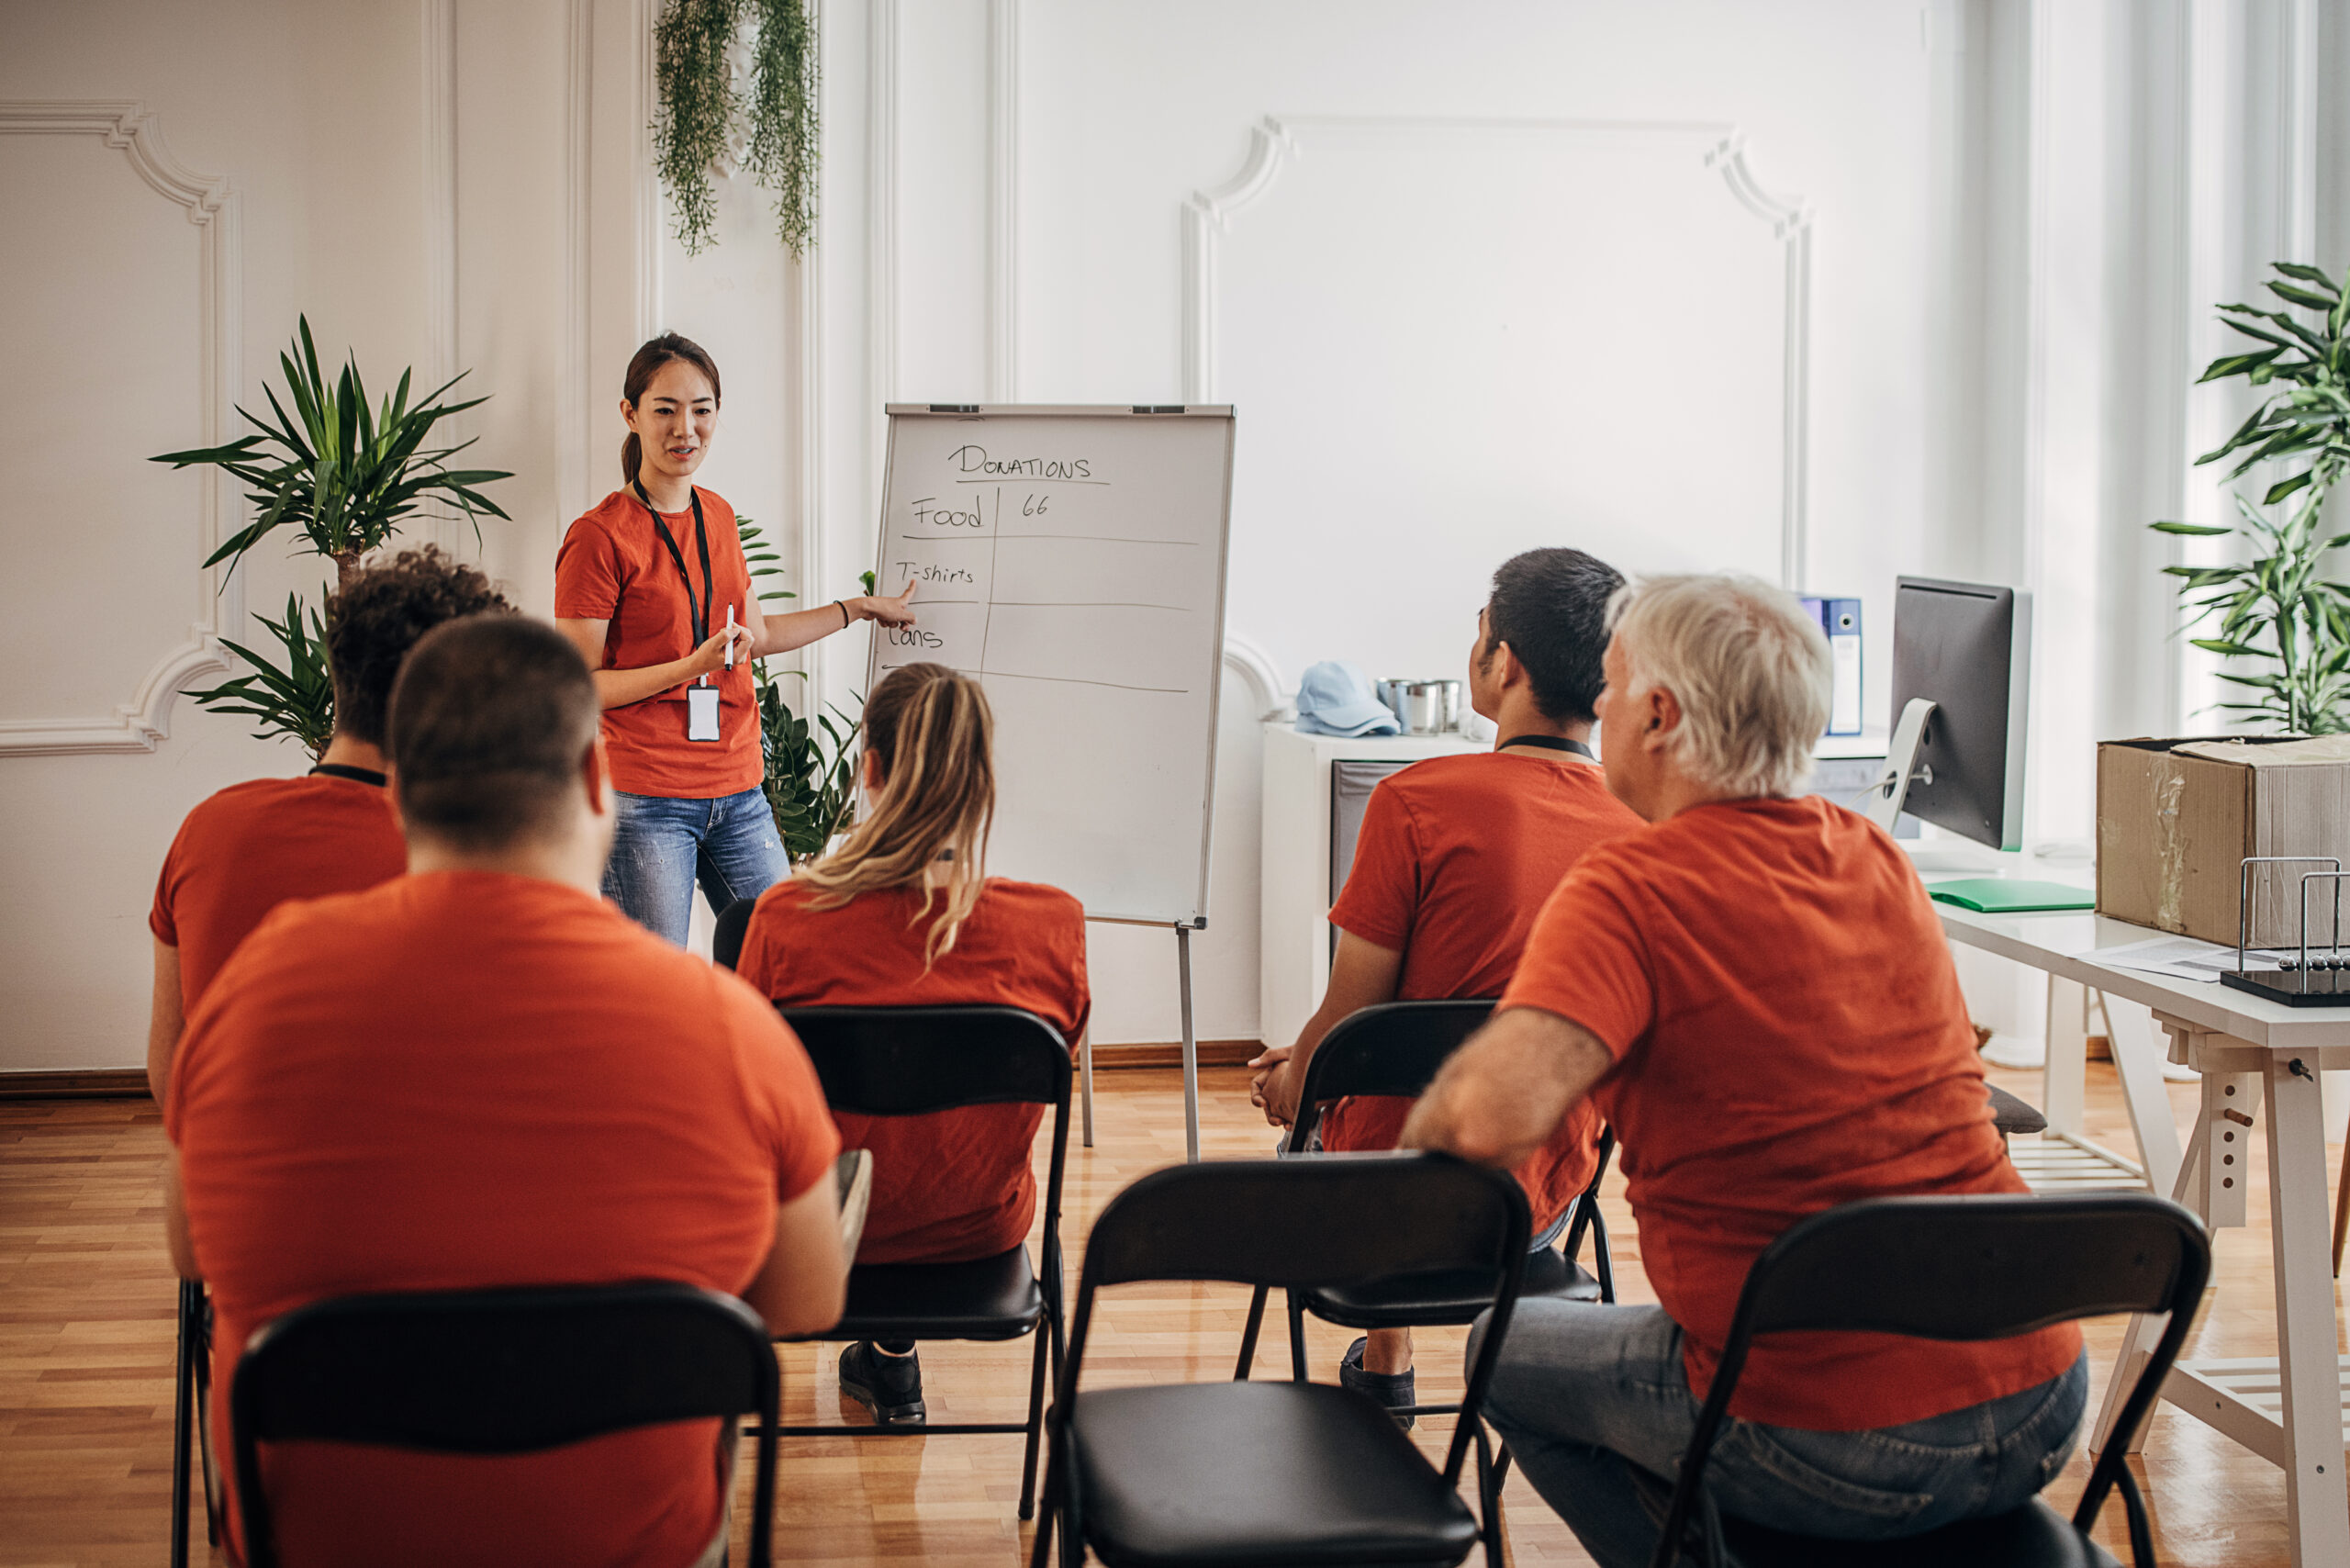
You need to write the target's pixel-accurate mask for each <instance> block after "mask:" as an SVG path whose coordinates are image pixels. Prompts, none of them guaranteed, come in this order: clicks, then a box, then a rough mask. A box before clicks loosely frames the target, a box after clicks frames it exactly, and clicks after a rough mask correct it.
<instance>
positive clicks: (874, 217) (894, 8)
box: [865, 0, 898, 517]
mask: <svg viewBox="0 0 2350 1568" xmlns="http://www.w3.org/2000/svg"><path fill="white" fill-rule="evenodd" d="M865 157H866V172H865V175H866V178H865V263H866V280H865V353H866V368H865V378H866V397H865V409H866V414H865V418H866V427H865V428H866V441H865V449H866V481H867V486H868V487H869V488H868V490H867V499H868V500H869V501H870V502H871V504H870V505H869V506H868V507H867V509H866V510H867V514H868V515H871V516H875V517H878V516H879V515H880V511H881V465H882V464H883V462H884V461H885V460H886V458H887V455H888V454H887V450H886V448H887V444H888V440H889V430H890V421H889V418H888V416H886V415H885V414H883V413H882V411H881V409H882V406H883V405H884V404H887V403H890V402H893V401H895V400H896V398H897V396H898V0H869V3H868V5H867V7H866V32H865Z"/></svg>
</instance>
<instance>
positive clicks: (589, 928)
mask: <svg viewBox="0 0 2350 1568" xmlns="http://www.w3.org/2000/svg"><path fill="white" fill-rule="evenodd" d="M163 1126H164V1130H165V1131H166V1132H167V1133H168V1134H169V1135H170V1137H171V1138H172V1142H173V1146H174V1147H175V1148H177V1149H178V1151H179V1157H180V1166H181V1179H182V1183H183V1187H184V1190H185V1194H186V1207H187V1219H188V1231H189V1236H190V1238H191V1240H192V1242H193V1245H194V1247H195V1250H196V1262H197V1264H198V1265H199V1266H200V1267H201V1268H202V1269H203V1271H204V1275H205V1279H206V1282H207V1284H209V1286H210V1287H211V1292H212V1300H213V1305H214V1308H215V1310H216V1311H217V1312H218V1315H219V1321H218V1331H217V1332H216V1333H215V1335H214V1338H213V1370H214V1383H215V1387H216V1389H217V1390H218V1394H217V1395H216V1397H215V1398H214V1399H213V1402H212V1410H213V1417H214V1422H215V1432H216V1435H217V1437H218V1440H219V1442H220V1444H221V1447H220V1449H219V1450H218V1451H220V1452H221V1453H224V1454H225V1453H227V1452H228V1451H229V1449H228V1447H227V1444H228V1439H229V1428H228V1418H229V1407H230V1401H229V1387H230V1381H231V1379H232V1377H233V1375H234V1373H235V1370H236V1365H237V1359H238V1356H239V1354H240V1352H241V1351H242V1350H243V1349H244V1347H245V1343H246V1340H247V1338H248V1337H249V1336H250V1335H251V1334H252V1331H253V1330H254V1329H256V1328H258V1327H261V1326H262V1325H263V1324H264V1323H267V1322H269V1321H270V1320H271V1319H273V1318H274V1317H277V1316H281V1315H282V1314H284V1313H286V1312H290V1311H292V1310H293V1309H294V1308H296V1307H298V1306H302V1305H308V1303H311V1302H314V1301H319V1300H321V1299H324V1298H328V1297H332V1296H345V1295H359V1294H372V1293H376V1292H391V1291H441V1290H481V1289H489V1288H494V1287H500V1286H520V1285H554V1284H616V1283H621V1282H626V1281H631V1280H648V1279H650V1280H677V1281H683V1282H687V1283H690V1284H696V1285H700V1286H703V1287H705V1288H706V1289H710V1290H714V1291H723V1292H727V1293H730V1294H740V1293H741V1292H742V1291H743V1290H744V1288H745V1287H746V1286H747V1285H748V1284H749V1283H750V1282H751V1281H752V1279H753V1278H754V1277H755V1275H756V1273H757V1272H758V1270H759V1267H760V1265H761V1264H762V1263H763V1262H764V1261H765V1260H766V1259H767V1254H768V1252H769V1251H770V1250H771V1249H773V1247H774V1244H775V1227H776V1213H777V1205H778V1203H788V1202H789V1201H791V1200H792V1199H794V1198H796V1197H798V1196H800V1194H801V1193H805V1192H807V1191H808V1190H809V1188H810V1187H811V1186H812V1185H813V1184H814V1183H816V1182H819V1181H821V1180H823V1179H824V1178H825V1177H826V1176H827V1174H828V1172H829V1170H830V1167H831V1164H832V1160H833V1159H834V1155H835V1154H836V1153H837V1152H838V1149H839V1141H838V1139H837V1137H836V1136H835V1135H834V1131H833V1126H832V1121H831V1118H830V1116H829V1115H828V1114H826V1112H825V1108H824V1102H823V1091H822V1087H821V1086H820V1085H819V1084H818V1082H817V1081H816V1074H815V1070H814V1068H813V1067H812V1066H811V1064H810V1062H809V1060H808V1056H807V1053H806V1052H805V1051H802V1050H801V1049H800V1045H799V1042H798V1041H796V1040H794V1039H793V1038H792V1036H791V1033H790V1031H789V1029H786V1028H785V1027H784V1026H783V1025H782V1023H781V1022H780V1021H779V1020H778V1018H777V1017H776V1015H775V1011H774V1009H773V1008H771V1007H769V1006H768V1005H767V1002H766V1001H765V999H763V998H762V997H760V996H759V995H758V994H757V993H755V991H752V990H751V989H750V988H749V987H748V986H746V985H744V984H743V983H742V982H741V981H740V980H736V979H735V978H734V977H733V975H730V974H726V973H724V972H723V971H720V970H714V969H711V967H710V966H709V965H708V964H706V963H703V962H702V961H700V960H699V959H697V958H692V957H691V956H689V955H688V954H685V953H682V952H679V951H678V950H677V948H675V947H672V946H669V945H668V944H667V943H666V942H664V941H662V940H661V939H660V938H659V937H657V936H655V935H652V934H651V933H650V932H647V931H646V930H645V929H644V928H643V926H640V925H638V924H636V923H635V922H633V921H632V920H630V919H628V918H627V917H626V916H624V915H622V914H621V913H620V912H619V911H618V910H616V909H614V908H613V907H612V906H611V905H610V903H608V902H605V901H603V900H602V899H599V898H598V897H596V896H595V895H594V894H593V893H590V892H588V891H586V890H582V889H578V888H572V887H566V886H564V885H562V884H559V883H555V882H550V881H543V880H540V879H535V878H530V877H520V876H509V875H505V874H502V873H498V872H488V871H439V872H429V873H426V874H423V875H420V876H410V877H402V878H399V879H397V880H394V881H390V882H386V883H385V884H383V885H382V886H380V887H376V888H371V889H369V890H366V891H364V892H359V893H343V894H338V895H336V896H334V897H332V898H325V899H316V900H305V901H297V902H293V903H289V904H284V905H281V906H280V907H279V908H278V910H277V912H276V913H274V914H272V915H271V916H270V917H269V918H268V919H267V920H265V921H263V923H262V924H261V926H260V928H259V929H258V930H256V931H255V932H254V933H253V934H252V936H251V937H249V938H247V940H246V942H245V944H244V946H241V948H239V949H238V951H237V954H236V956H235V957H234V958H231V959H229V963H228V966H227V967H226V968H225V969H222V970H221V971H220V974H219V976H218V979H217V980H215V981H214V982H213V985H212V987H211V989H210V990H209V991H207V992H206V994H205V997H204V1000H203V1002H201V1003H199V1004H198V1005H197V1007H196V1011H195V1013H194V1014H193V1016H192V1017H191V1018H190V1019H189V1021H188V1030H187V1036H186V1038H185V1041H184V1042H183V1044H182V1046H181V1047H180V1055H179V1060H178V1062H177V1064H176V1066H175V1067H174V1069H173V1075H172V1082H171V1090H170V1093H169V1094H168V1095H167V1096H166V1099H165V1103H164V1106H163ZM722 1425H723V1424H722V1423H721V1422H718V1421H689V1422H674V1423H667V1424H665V1425H661V1426H655V1427H646V1428H637V1429H634V1430H631V1431H625V1432H620V1433H615V1434H612V1435H610V1436H607V1437H602V1438H597V1439H591V1440H589V1441H586V1442H581V1443H575V1444H571V1445H568V1446H566V1447H563V1448H558V1449H552V1450H546V1451H544V1452H541V1453H529V1454H510V1455H498V1456H476V1455H463V1456H456V1455H447V1454H429V1453H421V1452H412V1451H406V1450H391V1449H380V1448H374V1447H364V1446H356V1445H350V1444H342V1443H287V1444H282V1445H276V1446H274V1447H272V1448H270V1449H267V1450H263V1456H262V1464H263V1474H264V1477H265V1478H266V1479H267V1480H268V1481H269V1482H270V1484H271V1491H272V1495H273V1500H274V1505H275V1506H274V1517H275V1525H276V1529H277V1537H278V1542H279V1545H280V1548H281V1555H283V1557H284V1558H285V1560H286V1561H288V1562H338V1563H344V1564H355V1565H362V1568H364V1565H368V1564H376V1563H382V1564H386V1565H388V1564H393V1563H423V1562H431V1563H436V1564H438V1563H472V1562H478V1563H493V1562H500V1563H503V1562H563V1563H578V1564H596V1563H601V1564H610V1565H613V1568H620V1565H622V1564H666V1563H678V1562H693V1561H694V1560H695V1559H696V1557H697V1556H698V1554H699V1552H700V1551H702V1549H703V1548H704V1547H705V1546H706V1545H708V1544H709V1542H710V1541H711V1539H712V1536H713V1535H714V1533H715V1532H716V1530H717V1529H719V1527H720V1526H721V1524H722V1522H723V1520H724V1518H725V1512H724V1510H725V1491H724V1488H723V1482H724V1479H725V1477H724V1473H723V1470H722V1464H721V1462H720V1456H721V1453H722V1447H731V1443H723V1439H722Z"/></svg>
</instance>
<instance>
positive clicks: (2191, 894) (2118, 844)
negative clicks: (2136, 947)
mask: <svg viewBox="0 0 2350 1568" xmlns="http://www.w3.org/2000/svg"><path fill="white" fill-rule="evenodd" d="M2260 855H2331V856H2336V857H2340V858H2341V859H2342V860H2343V862H2344V866H2345V867H2350V735H2328V736H2324V737H2322V738H2319V739H2315V740H2305V739H2294V738H2291V737H2288V736H2263V735H2221V736H2211V737H2207V738H2201V739H2189V740H2151V739H2149V740H2130V741H2106V742H2104V743H2102V744H2101V745H2098V748H2097V908H2098V913H2099V914H2109V915H2111V916H2113V917H2114V918H2115V919H2117V920H2127V921H2132V922H2134V923H2135V924H2140V925H2151V926H2154V927H2155V928H2156V929H2158V930H2163V931H2175V932H2177V933H2179V934H2181V935H2187V936H2195V937H2199V938H2201V939H2202V940H2203V941H2206V942H2222V943H2225V944H2226V945H2228V946H2231V947H2233V946H2235V942H2236V924H2237V918H2238V908H2237V905H2238V898H2237V890H2238V887H2239V885H2240V884H2239V879H2240V877H2241V875H2242V869H2243V865H2244V859H2245V858H2246V857H2250V856H2260ZM2324 869H2326V868H2325V867H2323V866H2255V867H2254V868H2253V882H2252V917H2253V918H2252V943H2253V945H2254V946H2288V945H2290V944H2293V943H2296V942H2298V941H2299V940H2300V886H2301V884H2300V877H2301V874H2302V873H2303V872H2306V871H2322V870H2324ZM2338 885H2339V884H2329V883H2318V884H2315V886H2314V889H2313V890H2312V891H2311V895H2310V939H2311V942H2318V941H2330V940H2331V939H2332V938H2333V928H2332V923H2333V900H2332V898H2331V897H2330V896H2329V892H2330V890H2331V888H2333V887H2334V886H2338ZM2344 902H2345V903H2350V894H2345V897H2344Z"/></svg>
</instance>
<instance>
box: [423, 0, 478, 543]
mask: <svg viewBox="0 0 2350 1568" xmlns="http://www.w3.org/2000/svg"><path fill="white" fill-rule="evenodd" d="M421 10H422V16H421V18H420V19H421V22H422V24H423V26H422V37H423V50H422V51H421V52H422V56H423V64H424V82H423V93H422V95H421V105H422V118H423V130H424V135H423V145H424V214H423V222H422V224H421V225H420V228H421V229H422V231H423V232H422V236H421V238H422V241H423V246H424V319H425V323H426V327H425V330H427V331H428V332H429V333H430V334H431V353H432V358H431V366H432V371H431V375H432V379H431V383H430V384H429V385H431V386H440V385H441V384H442V382H444V381H446V380H448V379H449V378H450V377H451V376H453V375H456V374H457V369H458V365H457V7H456V0H421ZM473 420H474V416H472V415H469V414H459V415H458V416H457V417H456V421H455V424H454V432H455V433H456V434H457V435H458V437H459V439H461V440H462V439H463V438H464V436H465V435H467V434H470V433H472V432H471V431H467V430H465V429H464V427H465V426H466V425H469V424H471V423H472V422H473ZM424 515H425V517H426V518H427V519H429V520H430V523H431V530H432V534H431V537H432V542H433V543H436V544H438V545H440V546H441V548H442V549H443V550H447V551H451V552H452V553H454V552H456V551H458V550H460V549H461V548H464V546H467V545H470V544H471V543H472V538H473V534H472V531H471V530H470V529H468V528H467V527H465V526H464V523H463V521H460V520H461V516H462V514H461V513H460V512H459V511H458V510H457V509H456V508H454V507H452V506H449V505H446V504H445V503H442V502H438V501H435V502H431V503H429V504H428V505H427V506H426V507H425V508H424Z"/></svg>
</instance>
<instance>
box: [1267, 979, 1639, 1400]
mask: <svg viewBox="0 0 2350 1568" xmlns="http://www.w3.org/2000/svg"><path fill="white" fill-rule="evenodd" d="M1493 1010H1494V1004H1493V1002H1491V1001H1490V1000H1484V1001H1467V1002H1385V1003H1382V1004H1381V1005H1379V1006H1376V1007H1365V1008H1362V1009H1360V1011H1358V1012H1355V1013H1350V1014H1348V1015H1347V1016H1346V1017H1344V1018H1342V1019H1340V1020H1339V1021H1338V1022H1337V1025H1335V1026H1333V1027H1332V1029H1331V1030H1330V1032H1329V1033H1328V1034H1327V1035H1326V1036H1323V1039H1322V1044H1321V1046H1320V1047H1318V1048H1316V1049H1315V1053H1314V1055H1313V1058H1311V1059H1310V1060H1309V1061H1307V1063H1306V1065H1305V1082H1304V1085H1303V1086H1302V1087H1301V1089H1300V1092H1299V1094H1298V1102H1297V1122H1296V1125H1295V1126H1292V1127H1291V1128H1290V1135H1289V1140H1288V1145H1287V1148H1288V1152H1289V1153H1290V1154H1292V1155H1298V1154H1303V1153H1304V1152H1306V1149H1307V1147H1308V1143H1309V1140H1310V1139H1311V1138H1312V1137H1313V1135H1314V1129H1315V1126H1318V1125H1319V1123H1320V1121H1321V1118H1322V1109H1323V1107H1324V1106H1325V1105H1326V1104H1329V1103H1332V1102H1334V1101H1337V1100H1339V1099H1343V1098H1345V1097H1346V1096H1348V1095H1349V1094H1379V1095H1393V1096H1396V1097H1398V1098H1404V1097H1416V1096H1417V1095H1418V1094H1419V1092H1421V1091H1422V1090H1424V1089H1426V1088H1427V1086H1428V1083H1429V1081H1430V1080H1432V1079H1434V1078H1435V1077H1436V1073H1437V1070H1438V1068H1440V1067H1442V1066H1443V1065H1444V1059H1445V1058H1447V1057H1449V1056H1450V1055H1451V1054H1452V1053H1453V1052H1454V1051H1456V1050H1458V1049H1460V1047H1461V1046H1462V1044H1464V1043H1465V1042H1466V1041H1467V1040H1468V1038H1469V1036H1472V1035H1473V1034H1475V1033H1476V1032H1477V1030H1478V1028H1479V1027H1480V1026H1481V1025H1483V1023H1484V1022H1485V1020H1486V1018H1487V1017H1488V1016H1490V1015H1491V1014H1492V1013H1493ZM1615 1148H1616V1136H1615V1133H1614V1132H1613V1131H1612V1130H1610V1131H1609V1132H1607V1133H1606V1135H1604V1136H1603V1137H1602V1139H1601V1142H1600V1146H1599V1164H1598V1167H1597V1169H1595V1170H1593V1172H1592V1176H1591V1181H1590V1182H1589V1184H1588V1185H1586V1186H1585V1187H1584V1189H1583V1195H1582V1197H1581V1198H1579V1199H1578V1200H1577V1201H1576V1204H1575V1215H1574V1218H1573V1220H1572V1221H1571V1222H1570V1224H1569V1226H1568V1230H1567V1237H1566V1241H1565V1245H1564V1248H1563V1249H1562V1250H1560V1251H1554V1250H1552V1249H1550V1248H1547V1247H1546V1248H1544V1249H1542V1250H1541V1251H1539V1252H1536V1253H1532V1254H1529V1255H1528V1256H1527V1260H1526V1276H1525V1283H1524V1285H1523V1286H1522V1287H1521V1289H1520V1294H1523V1295H1528V1296H1557V1297H1560V1298H1561V1299H1563V1300H1567V1301H1614V1300H1615V1299H1616V1281H1615V1271H1614V1270H1613V1269H1612V1268H1610V1266H1609V1263H1608V1258H1607V1222H1606V1220H1604V1219H1602V1218H1601V1217H1600V1215H1599V1183H1600V1180H1601V1179H1602V1178H1603V1177H1605V1176H1606V1173H1607V1160H1608V1157H1609V1156H1610V1155H1611V1154H1612V1153H1613V1152H1614V1151H1615ZM1586 1230H1589V1231H1590V1232H1591V1234H1592V1235H1593V1237H1594V1238H1595V1249H1594V1260H1595V1262H1597V1263H1598V1265H1599V1274H1598V1277H1597V1278H1594V1277H1593V1276H1592V1274H1591V1273H1590V1272H1589V1271H1586V1270H1585V1269H1583V1266H1582V1265H1581V1264H1579V1263H1577V1262H1576V1261H1575V1255H1576V1254H1577V1253H1578V1252H1579V1251H1580V1250H1581V1249H1582V1247H1583V1234H1584V1232H1585V1231H1586ZM1266 1294H1267V1290H1266V1287H1265V1286H1263V1285H1259V1286H1258V1287H1257V1292H1256V1294H1255V1295H1254V1296H1253V1297H1252V1298H1251V1299H1250V1300H1249V1303H1248V1324H1247V1326H1246V1327H1244V1328H1243V1329H1242V1330H1241V1335H1240V1360H1239V1364H1238V1365H1237V1366H1236V1367H1235V1368H1234V1369H1233V1373H1232V1375H1233V1376H1234V1377H1235V1378H1236V1379H1245V1378H1247V1377H1248V1373H1249V1371H1250V1369H1251V1368H1252V1367H1254V1366H1255V1365H1256V1361H1257V1338H1258V1335H1259V1331H1260V1330H1261V1328H1262V1327H1263V1325H1264V1320H1265V1297H1266ZM1288 1295H1289V1347H1290V1375H1291V1376H1292V1377H1293V1378H1295V1379H1296V1380H1297V1381H1299V1382H1301V1383H1303V1382H1304V1381H1305V1378H1306V1376H1307V1372H1306V1364H1305V1315H1306V1314H1307V1313H1309V1312H1310V1313H1312V1314H1314V1316H1316V1317H1319V1318H1322V1319H1323V1320H1324V1321H1326V1322H1329V1323H1337V1324H1339V1325H1342V1326H1343V1327H1348V1328H1361V1329H1366V1330H1368V1329H1372V1328H1418V1327H1444V1326H1449V1325H1458V1324H1463V1323H1474V1322H1475V1321H1476V1320H1477V1315H1478V1314H1479V1313H1481V1312H1483V1311H1484V1310H1485V1308H1487V1307H1489V1306H1491V1305H1493V1304H1494V1275H1493V1273H1492V1271H1490V1270H1486V1271H1467V1272H1458V1273H1452V1274H1446V1275H1441V1276H1435V1277H1429V1276H1421V1277H1417V1278H1412V1279H1391V1280H1371V1281H1367V1282H1362V1283H1360V1284H1355V1285H1347V1286H1341V1287H1338V1288H1337V1289H1332V1290H1312V1291H1292V1292H1290V1293H1288ZM1456 1408H1457V1407H1456V1406H1450V1405H1415V1406H1410V1414H1412V1415H1416V1416H1440V1415H1449V1414H1451V1413H1452V1412H1453V1411H1454V1410H1455V1409H1456ZM1395 1414H1397V1415H1402V1414H1404V1411H1403V1410H1398V1411H1396V1412H1395Z"/></svg>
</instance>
